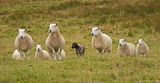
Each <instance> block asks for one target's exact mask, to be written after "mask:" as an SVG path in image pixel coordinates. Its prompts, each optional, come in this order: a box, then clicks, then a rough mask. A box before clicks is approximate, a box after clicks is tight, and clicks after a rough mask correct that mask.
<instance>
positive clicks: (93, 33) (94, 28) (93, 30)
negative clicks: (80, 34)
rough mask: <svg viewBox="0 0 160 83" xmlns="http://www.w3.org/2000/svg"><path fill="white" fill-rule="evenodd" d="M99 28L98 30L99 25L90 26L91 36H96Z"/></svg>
mask: <svg viewBox="0 0 160 83" xmlns="http://www.w3.org/2000/svg"><path fill="white" fill-rule="evenodd" d="M99 30H100V29H99V27H93V28H92V32H91V35H92V36H97V35H98V32H99Z"/></svg>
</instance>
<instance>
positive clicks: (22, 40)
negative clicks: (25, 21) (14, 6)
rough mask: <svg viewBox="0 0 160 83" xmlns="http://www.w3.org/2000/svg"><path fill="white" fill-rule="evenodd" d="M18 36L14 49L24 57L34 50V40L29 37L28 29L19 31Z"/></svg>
mask: <svg viewBox="0 0 160 83" xmlns="http://www.w3.org/2000/svg"><path fill="white" fill-rule="evenodd" d="M17 31H18V35H17V37H16V39H15V42H14V47H15V49H17V50H18V51H19V52H20V54H21V55H23V56H24V54H25V53H24V52H28V50H30V49H31V48H32V45H33V39H32V37H31V36H30V35H28V34H27V33H26V32H27V29H17Z"/></svg>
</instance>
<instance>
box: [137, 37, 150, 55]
mask: <svg viewBox="0 0 160 83" xmlns="http://www.w3.org/2000/svg"><path fill="white" fill-rule="evenodd" d="M148 52H149V47H148V45H147V44H146V43H145V42H144V39H139V40H138V44H137V47H136V53H137V54H140V55H143V56H145V55H146V54H147V53H148Z"/></svg>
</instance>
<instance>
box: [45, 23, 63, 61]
mask: <svg viewBox="0 0 160 83" xmlns="http://www.w3.org/2000/svg"><path fill="white" fill-rule="evenodd" d="M45 44H46V46H47V47H48V49H49V51H50V52H52V57H54V60H61V59H62V55H61V51H62V50H63V49H64V46H65V40H64V37H63V36H62V35H61V33H60V31H59V28H58V26H57V24H54V23H53V24H50V25H49V35H48V37H47V39H46V42H45Z"/></svg>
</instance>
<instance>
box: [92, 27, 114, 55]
mask: <svg viewBox="0 0 160 83" xmlns="http://www.w3.org/2000/svg"><path fill="white" fill-rule="evenodd" d="M91 34H92V36H93V37H92V46H93V47H94V48H95V49H97V50H98V52H99V53H101V54H104V53H105V52H108V55H109V53H110V52H111V50H112V39H111V38H110V37H109V36H108V35H106V34H104V33H102V32H101V31H100V29H99V27H93V28H92V32H91Z"/></svg>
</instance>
